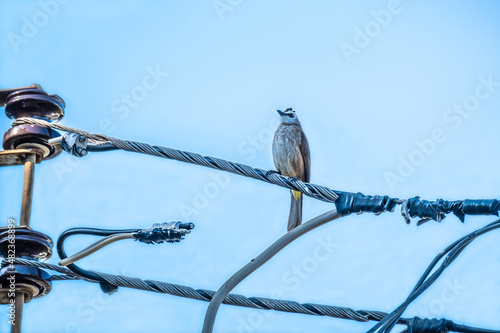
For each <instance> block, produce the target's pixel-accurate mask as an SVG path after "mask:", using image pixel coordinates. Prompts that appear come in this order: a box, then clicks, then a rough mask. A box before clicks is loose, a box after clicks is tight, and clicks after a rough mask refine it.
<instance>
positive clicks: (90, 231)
mask: <svg viewBox="0 0 500 333" xmlns="http://www.w3.org/2000/svg"><path fill="white" fill-rule="evenodd" d="M140 230H141V229H116V230H104V229H97V228H71V229H68V230H66V231H64V232H63V233H62V234H61V235H60V236H59V238H58V239H57V244H56V248H57V253H58V254H59V257H60V258H61V260H62V259H66V258H67V257H68V256H67V254H66V251H64V242H65V241H66V239H67V238H68V237H71V236H74V235H92V236H111V235H114V234H118V233H132V232H138V231H140ZM66 267H68V269H69V270H71V271H72V272H74V273H76V274H78V275H81V276H83V277H85V278H87V279H91V280H95V281H97V282H100V284H101V289H102V290H103V291H104V292H108V293H109V292H114V291H116V288H117V286H115V285H113V284H110V283H109V282H107V281H106V280H105V279H103V278H102V277H101V276H99V275H98V274H95V273H93V272H91V271H87V270H85V269H83V268H81V267H80V266H77V265H76V264H69V265H67V266H66Z"/></svg>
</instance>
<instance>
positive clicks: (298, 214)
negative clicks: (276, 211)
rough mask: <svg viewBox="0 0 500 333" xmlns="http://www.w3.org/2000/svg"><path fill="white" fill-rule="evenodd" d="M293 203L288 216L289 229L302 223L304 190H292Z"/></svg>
mask: <svg viewBox="0 0 500 333" xmlns="http://www.w3.org/2000/svg"><path fill="white" fill-rule="evenodd" d="M291 193H292V195H291V197H292V203H291V204H290V216H289V217H288V231H291V230H293V229H295V228H297V227H298V226H299V225H300V224H301V223H302V192H299V191H291Z"/></svg>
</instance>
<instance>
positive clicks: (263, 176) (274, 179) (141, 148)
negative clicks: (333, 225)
mask: <svg viewBox="0 0 500 333" xmlns="http://www.w3.org/2000/svg"><path fill="white" fill-rule="evenodd" d="M21 124H32V125H38V126H43V127H50V128H54V129H58V130H61V131H65V132H72V133H76V134H79V135H81V136H84V137H86V138H88V139H89V140H90V141H91V142H94V143H97V144H112V145H113V146H115V147H117V148H119V149H122V150H126V151H131V152H136V153H141V154H147V155H153V156H157V157H163V158H167V159H173V160H177V161H181V162H186V163H191V164H197V165H202V166H205V167H208V168H212V169H217V170H224V171H227V172H231V173H234V174H238V175H241V176H246V177H250V178H254V179H257V180H260V181H264V182H267V183H271V184H275V185H278V186H281V187H285V188H288V189H291V190H296V191H300V192H302V193H304V194H305V195H307V196H310V197H312V198H315V199H318V200H322V201H326V202H335V201H336V200H337V199H338V197H339V196H338V194H337V193H335V191H334V190H332V189H330V188H328V187H325V186H321V185H315V184H311V183H304V182H302V181H300V180H298V179H296V178H290V177H285V176H282V175H280V174H278V173H276V172H269V171H267V170H264V169H259V168H253V167H251V166H249V165H245V164H241V163H236V162H230V161H226V160H223V159H220V158H216V157H210V156H203V155H200V154H197V153H192V152H187V151H182V150H177V149H173V148H168V147H162V146H154V145H150V144H147V143H142V142H135V141H128V140H121V139H117V138H113V137H109V136H106V135H99V134H91V133H88V132H85V131H82V130H78V129H74V128H71V127H67V126H64V125H61V124H57V123H49V122H47V121H44V120H41V119H34V118H19V119H17V120H16V121H15V122H14V124H13V125H21Z"/></svg>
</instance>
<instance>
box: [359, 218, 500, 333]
mask: <svg viewBox="0 0 500 333" xmlns="http://www.w3.org/2000/svg"><path fill="white" fill-rule="evenodd" d="M498 228H500V220H496V221H494V222H492V223H490V224H488V225H486V226H485V227H483V228H480V229H478V230H476V231H474V232H471V233H470V234H468V235H466V236H464V237H462V238H460V239H459V240H457V241H455V242H454V243H452V244H451V245H449V246H448V247H446V248H445V249H444V250H443V251H441V252H440V253H439V254H438V255H437V256H436V257H435V258H434V260H433V261H432V262H431V263H430V265H429V266H428V267H427V269H426V270H425V272H424V274H423V275H422V277H421V278H420V279H419V281H418V282H417V284H416V285H415V287H414V288H413V290H412V291H411V293H410V295H409V296H408V298H407V299H406V300H405V301H404V302H403V303H402V304H401V305H400V306H398V307H397V308H396V309H395V310H394V311H392V312H391V313H390V314H389V315H388V316H387V317H385V318H384V319H383V320H381V321H380V322H379V323H378V324H376V325H375V326H373V327H372V328H371V329H370V330H369V331H367V333H375V332H377V333H388V332H390V331H391V330H392V329H393V328H394V326H395V325H396V323H398V321H399V320H400V318H401V315H402V314H403V312H404V311H405V310H406V308H407V307H408V305H410V303H411V302H413V301H414V300H415V299H416V298H417V297H418V296H420V295H421V294H422V293H423V292H424V291H425V290H426V289H427V288H429V287H430V286H431V285H432V284H433V283H434V282H435V281H436V280H437V279H438V278H439V276H440V275H441V273H443V271H444V270H445V269H446V268H447V267H448V266H449V265H450V264H451V263H452V262H453V261H455V259H456V258H457V257H458V256H459V255H460V253H462V251H463V250H464V249H465V248H466V247H467V246H468V245H469V244H470V243H471V242H472V241H473V240H475V239H476V238H477V237H479V236H481V235H483V234H485V233H487V232H490V231H492V230H495V229H498ZM447 254H448V255H447ZM446 255H447V256H446ZM445 256H446V258H444V257H445ZM443 258H444V260H443V262H442V264H441V266H440V267H438V268H437V269H436V270H435V272H434V273H433V274H432V275H431V276H430V277H429V275H430V274H431V272H432V271H433V270H434V268H435V267H436V265H437V264H438V263H439V262H440V261H441V260H442V259H443ZM462 332H481V331H479V330H476V331H473V330H472V331H471V330H469V331H462ZM483 332H484V331H483ZM491 332H498V331H491Z"/></svg>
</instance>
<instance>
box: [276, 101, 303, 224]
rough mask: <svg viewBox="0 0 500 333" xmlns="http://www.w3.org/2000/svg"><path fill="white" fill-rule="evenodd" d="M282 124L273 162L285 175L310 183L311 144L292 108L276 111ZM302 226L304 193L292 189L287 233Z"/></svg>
mask: <svg viewBox="0 0 500 333" xmlns="http://www.w3.org/2000/svg"><path fill="white" fill-rule="evenodd" d="M277 111H278V113H279V115H280V124H279V125H278V128H277V129H276V132H275V133H274V138H273V147H272V151H273V161H274V166H275V167H276V171H277V172H278V173H279V174H280V175H282V176H287V177H292V178H297V179H299V180H301V181H303V182H309V180H310V178H311V153H310V151H309V142H308V141H307V138H306V135H305V133H304V131H303V130H302V125H301V124H300V121H299V118H298V117H297V114H296V113H295V111H294V110H293V109H292V108H288V109H286V110H285V111H281V110H277ZM301 223H302V192H300V191H294V190H291V204H290V215H289V217H288V228H287V231H291V230H293V229H294V228H296V227H298V226H299V225H300V224H301Z"/></svg>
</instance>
